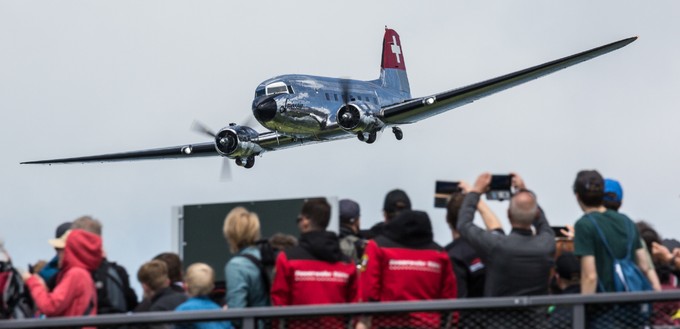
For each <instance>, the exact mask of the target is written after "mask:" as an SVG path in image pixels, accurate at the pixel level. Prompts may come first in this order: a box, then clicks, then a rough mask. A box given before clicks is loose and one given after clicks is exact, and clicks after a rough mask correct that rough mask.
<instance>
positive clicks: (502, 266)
mask: <svg viewBox="0 0 680 329" xmlns="http://www.w3.org/2000/svg"><path fill="white" fill-rule="evenodd" d="M490 182H491V174H489V173H483V174H481V175H480V176H479V177H478V178H477V181H476V182H475V184H474V186H473V187H472V189H471V190H470V192H469V193H468V194H467V195H466V196H465V199H464V200H463V204H462V206H461V208H460V212H459V214H458V231H459V232H460V235H461V237H463V239H465V240H466V241H468V243H470V245H471V246H472V247H473V248H474V249H475V250H476V251H477V252H478V253H479V255H480V257H481V258H482V261H483V262H484V264H485V265H486V282H485V286H484V296H487V297H503V296H529V295H545V294H548V281H549V278H550V270H551V268H552V264H553V256H554V254H555V234H554V233H553V230H552V229H551V228H550V225H549V224H548V221H547V219H546V217H545V214H544V213H543V211H542V210H541V209H540V208H539V207H538V203H537V200H536V196H535V195H534V193H533V192H531V191H529V190H527V189H526V186H525V185H524V181H523V180H522V178H521V177H520V176H519V175H518V174H513V178H512V182H513V186H514V188H515V189H516V191H517V192H516V193H515V194H514V195H513V196H512V198H511V199H510V206H509V208H508V219H509V221H510V226H511V227H512V231H511V232H510V234H509V235H502V234H499V232H498V231H491V232H489V231H487V230H484V229H482V228H480V227H478V226H476V225H475V224H474V223H473V222H472V221H473V219H474V214H475V211H476V210H477V207H478V204H479V199H480V196H481V194H482V193H484V192H486V190H487V189H488V188H489V184H490ZM532 226H533V227H534V228H535V230H536V234H534V233H533V232H532V229H531V228H532Z"/></svg>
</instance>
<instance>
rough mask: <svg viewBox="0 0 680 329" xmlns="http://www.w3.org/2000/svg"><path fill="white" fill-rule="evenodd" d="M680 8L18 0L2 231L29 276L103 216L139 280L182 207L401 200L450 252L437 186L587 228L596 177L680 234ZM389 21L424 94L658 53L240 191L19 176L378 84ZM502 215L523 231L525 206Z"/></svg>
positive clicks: (254, 179)
mask: <svg viewBox="0 0 680 329" xmlns="http://www.w3.org/2000/svg"><path fill="white" fill-rule="evenodd" d="M679 12H680V3H679V2H677V1H655V2H654V4H653V5H651V4H649V3H648V2H646V3H645V2H638V1H598V2H593V1H569V2H552V1H550V2H548V1H476V2H470V1H465V2H462V1H437V2H415V1H408V2H406V1H370V2H354V1H343V2H335V3H333V5H329V4H325V3H324V4H322V3H320V2H318V1H304V2H281V1H276V2H275V1H251V2H246V1H241V2H227V1H166V0H164V1H0V44H1V45H2V51H0V109H1V110H2V122H3V128H2V129H0V136H2V140H4V141H5V152H4V155H3V156H2V158H1V159H2V160H1V162H0V169H1V171H0V172H1V173H2V174H0V186H1V187H0V188H1V189H2V197H1V198H0V208H1V209H2V210H3V211H2V214H0V236H2V237H4V239H5V244H6V247H7V248H8V250H9V251H10V253H11V254H12V256H13V257H14V260H15V262H16V263H17V264H18V265H19V266H21V267H25V264H27V263H29V262H34V261H35V260H37V259H39V258H42V259H48V258H49V257H51V256H52V255H53V251H52V250H50V247H49V246H48V244H47V243H46V240H47V239H48V238H51V237H52V235H53V234H54V229H55V227H56V226H57V225H58V224H59V223H61V222H63V221H66V220H72V219H74V218H76V217H78V216H80V215H82V214H91V215H93V216H95V217H97V218H99V219H101V220H102V221H103V222H104V225H105V226H104V240H105V241H104V245H105V248H106V250H107V252H108V254H109V258H110V259H112V260H116V261H118V262H121V263H123V264H124V265H125V266H127V267H128V270H130V272H131V273H135V272H136V270H137V268H138V267H139V265H141V264H142V262H144V261H145V260H147V259H149V258H150V257H152V256H154V255H155V254H157V253H159V252H162V251H166V250H169V249H170V248H171V246H170V241H171V237H170V232H171V230H170V218H171V214H170V212H171V207H172V206H179V205H183V204H197V203H214V202H229V201H242V200H265V199H280V198H288V197H290V198H295V197H304V196H310V195H329V196H338V197H340V198H345V197H348V198H353V199H355V200H357V201H358V202H359V203H360V204H361V206H362V215H363V216H362V219H363V226H366V227H368V226H370V225H371V224H373V223H374V222H376V221H378V220H380V216H381V213H380V209H381V207H382V199H383V197H384V195H385V193H386V192H387V191H388V190H390V189H392V188H395V187H400V188H403V189H404V190H406V191H407V192H408V193H409V195H410V196H411V198H412V203H413V205H414V208H418V209H423V210H426V211H427V212H428V213H429V214H430V217H431V219H432V220H433V222H434V223H435V224H434V225H435V229H436V239H437V241H438V242H440V243H442V244H444V243H447V242H448V241H449V239H450V233H449V232H448V228H447V227H446V225H445V223H444V219H443V216H444V212H443V211H442V210H440V209H434V208H433V207H432V203H433V202H432V194H433V192H434V191H433V190H434V181H435V180H437V179H446V180H458V179H465V180H467V181H470V182H472V181H473V180H474V179H475V177H476V176H477V175H478V174H479V173H480V172H482V171H487V170H488V171H492V172H496V173H504V172H508V171H517V172H519V173H520V174H522V175H523V176H524V178H525V180H526V181H527V184H528V186H529V187H530V188H532V189H534V190H535V191H536V192H537V194H538V197H539V201H540V203H541V204H542V206H543V207H544V209H545V210H546V212H547V214H548V218H549V220H550V221H551V224H553V225H564V224H568V223H573V221H574V220H575V219H576V218H577V217H578V216H579V209H578V206H577V204H576V202H575V201H574V197H573V195H572V193H571V190H570V187H571V184H572V182H573V178H574V176H575V174H576V172H577V171H578V170H580V169H584V168H596V169H598V170H600V171H601V172H602V173H603V174H604V175H605V176H609V177H615V178H618V179H619V180H620V181H621V182H622V184H623V187H624V193H625V200H624V206H623V211H624V212H626V213H628V214H630V215H631V217H633V218H634V219H640V218H644V219H646V220H648V221H650V222H651V223H652V224H653V225H654V226H655V227H656V228H657V229H658V230H659V231H660V232H661V234H662V235H663V236H665V237H674V236H678V235H680V234H677V233H676V232H679V231H680V224H678V222H677V219H678V218H680V199H679V198H680V188H678V186H680V178H679V177H680V176H678V167H679V165H680V152H678V149H677V147H676V146H675V144H676V143H677V142H678V141H680V130H678V129H677V125H678V124H679V123H680V114H679V113H678V104H679V103H680V102H679V99H678V98H679V97H680V96H679V95H680V93H679V92H678V89H679V87H680V61H679V60H678V58H680V38H678V36H677V32H678V31H680V21H678V19H677V14H678V13H679ZM384 25H388V26H389V27H391V28H394V29H396V30H397V32H399V34H400V35H401V39H402V46H403V51H404V56H405V61H406V67H407V69H408V73H409V78H410V83H411V89H412V93H413V94H414V95H416V96H418V95H425V94H430V93H434V92H438V91H442V90H446V89H451V88H455V87H460V86H464V85H467V84H470V83H474V82H478V81H480V80H484V79H487V78H492V77H496V76H498V75H502V74H505V73H509V72H512V71H515V70H518V69H523V68H526V67H529V66H532V65H535V64H539V63H543V62H546V61H549V60H553V59H556V58H559V57H563V56H566V55H570V54H573V53H576V52H580V51H583V50H586V49H590V48H593V47H596V46H600V45H602V44H605V43H609V42H612V41H616V40H619V39H623V38H626V37H630V36H634V35H639V36H640V39H639V40H638V41H636V42H634V43H633V44H631V45H629V46H627V47H625V48H623V49H621V50H618V51H616V52H614V53H611V54H608V55H605V56H603V57H600V58H597V59H595V60H592V61H589V62H586V63H583V64H580V65H577V66H575V67H572V68H569V69H567V70H564V71H561V72H557V73H555V74H553V75H550V76H548V77H545V78H541V79H539V80H536V81H533V82H530V83H527V84H525V85H522V86H519V87H516V88H513V89H510V90H508V91H505V92H502V93H500V94H497V95H493V96H491V97H488V98H485V99H482V100H480V101H478V102H475V103H473V104H470V105H467V106H465V107H462V108H459V109H456V110H453V111H451V112H448V113H445V114H443V115H440V116H437V117H435V118H431V119H427V120H425V121H422V122H420V123H417V124H414V125H409V126H403V127H402V129H403V130H404V135H405V137H404V140H402V141H399V142H397V141H396V140H395V139H394V137H393V136H392V134H391V133H389V132H387V133H386V134H384V135H382V136H380V137H379V139H378V141H377V142H376V143H375V144H373V145H366V144H364V143H360V142H358V141H356V140H354V139H351V140H344V141H338V142H332V143H326V144H319V145H313V146H308V147H301V148H296V149H290V150H283V151H279V152H273V153H268V154H265V155H264V156H263V157H260V158H258V159H257V163H256V165H255V168H253V169H251V170H243V169H241V168H236V167H234V168H233V170H232V173H233V180H232V181H231V182H229V183H224V182H220V180H219V172H220V166H221V160H220V159H219V158H205V159H195V160H187V161H176V160H170V161H144V162H128V163H112V164H90V165H59V166H25V165H19V162H20V161H26V160H36V159H45V158H55V157H68V156H78V155H89V154H98V153H105V152H117V151H126V150H136V149H143V148H150V147H160V146H170V145H179V144H184V143H191V142H199V141H204V140H205V139H204V138H203V137H202V136H201V135H198V134H196V133H194V132H191V131H190V129H189V128H190V125H191V122H192V121H193V120H200V121H203V122H205V123H207V124H208V125H209V126H211V127H212V128H214V129H217V128H220V127H222V126H224V125H226V124H228V123H229V122H243V121H245V120H246V119H247V118H249V117H250V115H251V114H250V113H251V112H250V105H251V101H252V97H253V93H254V88H255V86H256V85H257V84H258V83H259V82H260V81H262V80H265V79H266V78H269V77H272V76H276V75H280V74H286V73H306V74H314V75H321V76H343V77H352V78H356V79H366V80H367V79H374V78H376V77H377V75H378V70H379V64H380V51H381V41H382V35H383V28H384ZM258 128H259V129H262V128H260V127H258ZM493 207H494V209H495V210H496V212H497V213H498V215H499V217H501V219H502V221H503V222H504V223H505V208H506V207H507V205H506V204H501V203H498V204H493ZM290 220H293V219H292V218H291V219H290ZM506 225H507V224H506ZM225 248H226V245H225ZM217 270H221V269H217Z"/></svg>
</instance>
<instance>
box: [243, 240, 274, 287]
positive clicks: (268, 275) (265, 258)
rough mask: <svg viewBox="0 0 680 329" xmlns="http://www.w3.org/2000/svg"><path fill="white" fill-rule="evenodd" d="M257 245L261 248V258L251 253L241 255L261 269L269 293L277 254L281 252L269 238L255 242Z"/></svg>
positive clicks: (261, 275)
mask: <svg viewBox="0 0 680 329" xmlns="http://www.w3.org/2000/svg"><path fill="white" fill-rule="evenodd" d="M255 246H256V247H257V249H259V250H260V259H257V258H256V257H255V256H253V255H250V254H242V255H239V256H241V257H245V258H247V259H249V260H250V261H251V262H253V264H255V266H257V268H258V269H259V270H260V277H261V278H262V284H263V285H264V288H265V291H266V292H267V293H269V290H270V288H271V286H272V285H271V282H272V280H273V279H274V265H275V263H276V256H278V254H279V250H276V249H275V248H274V247H272V245H271V243H269V240H267V239H260V240H257V241H256V242H255Z"/></svg>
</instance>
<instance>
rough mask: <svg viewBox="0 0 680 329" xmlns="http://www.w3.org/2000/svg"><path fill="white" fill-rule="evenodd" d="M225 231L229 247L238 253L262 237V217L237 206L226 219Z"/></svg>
mask: <svg viewBox="0 0 680 329" xmlns="http://www.w3.org/2000/svg"><path fill="white" fill-rule="evenodd" d="M223 232H224V237H225V238H226V239H227V242H229V249H230V250H231V252H232V253H237V252H238V251H239V250H241V249H243V248H245V247H247V246H252V245H254V244H255V241H257V240H259V239H260V219H259V218H258V217H257V214H256V213H254V212H249V211H248V210H246V208H243V207H236V208H234V209H232V210H231V211H230V212H229V214H227V217H226V218H225V219H224V228H223Z"/></svg>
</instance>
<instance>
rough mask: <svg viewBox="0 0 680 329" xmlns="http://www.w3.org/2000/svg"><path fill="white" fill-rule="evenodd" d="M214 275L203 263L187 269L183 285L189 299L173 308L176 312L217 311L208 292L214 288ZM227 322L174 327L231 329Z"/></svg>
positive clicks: (176, 328) (210, 268)
mask: <svg viewBox="0 0 680 329" xmlns="http://www.w3.org/2000/svg"><path fill="white" fill-rule="evenodd" d="M214 281H215V273H214V272H213V269H212V267H210V266H209V265H208V264H204V263H194V264H191V266H189V268H187V273H186V276H184V285H185V286H186V287H187V294H188V295H189V299H188V300H186V301H185V302H184V303H182V304H180V305H179V306H177V308H175V311H177V312H183V311H198V310H219V309H221V308H220V306H219V305H217V304H216V303H215V302H213V301H212V300H211V299H210V296H209V295H210V292H211V291H212V290H213V288H214V287H215V284H214ZM232 328H233V327H232V325H231V323H230V322H229V321H212V322H193V323H184V324H179V325H176V326H175V329H232Z"/></svg>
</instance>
